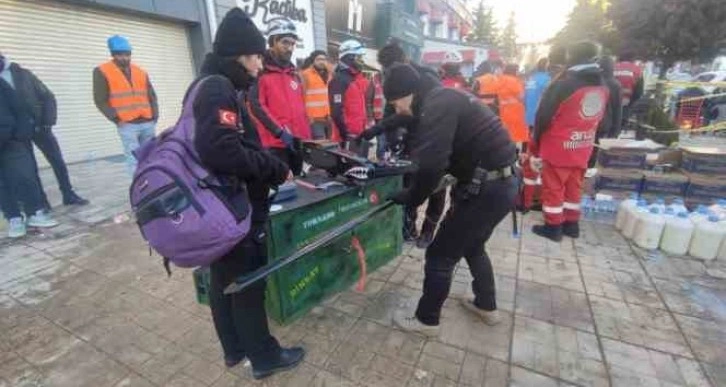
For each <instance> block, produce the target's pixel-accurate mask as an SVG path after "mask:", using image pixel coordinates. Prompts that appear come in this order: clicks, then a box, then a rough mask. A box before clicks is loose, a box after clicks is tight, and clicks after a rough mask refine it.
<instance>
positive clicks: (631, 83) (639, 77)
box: [615, 52, 645, 125]
mask: <svg viewBox="0 0 726 387" xmlns="http://www.w3.org/2000/svg"><path fill="white" fill-rule="evenodd" d="M618 59H619V60H620V61H619V62H618V63H616V64H615V79H617V80H618V82H619V83H620V87H621V95H622V99H621V102H622V104H623V116H622V120H623V125H627V123H628V119H630V109H631V108H632V106H633V105H635V103H636V102H637V101H638V100H639V99H640V97H642V96H643V90H644V89H645V81H644V80H643V70H642V69H641V68H640V66H638V65H637V64H636V63H635V55H633V54H632V53H630V52H624V53H622V54H620V58H618Z"/></svg>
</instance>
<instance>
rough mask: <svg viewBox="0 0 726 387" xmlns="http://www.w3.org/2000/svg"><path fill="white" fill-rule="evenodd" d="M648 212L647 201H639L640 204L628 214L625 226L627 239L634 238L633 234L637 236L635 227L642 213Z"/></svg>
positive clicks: (624, 230) (624, 234)
mask: <svg viewBox="0 0 726 387" xmlns="http://www.w3.org/2000/svg"><path fill="white" fill-rule="evenodd" d="M647 213H648V207H647V206H646V205H645V201H641V202H639V203H638V206H637V207H635V208H634V209H632V210H631V211H630V213H629V214H628V215H627V218H626V219H625V225H624V226H623V236H624V237H626V238H627V239H633V236H635V229H636V226H637V224H638V221H639V220H640V218H641V217H642V215H645V214H647Z"/></svg>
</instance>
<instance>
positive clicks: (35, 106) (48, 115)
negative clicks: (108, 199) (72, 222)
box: [9, 63, 89, 209]
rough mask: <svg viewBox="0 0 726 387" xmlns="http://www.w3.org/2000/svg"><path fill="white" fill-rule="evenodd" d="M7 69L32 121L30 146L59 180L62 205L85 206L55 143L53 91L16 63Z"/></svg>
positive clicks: (43, 193) (44, 203)
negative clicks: (36, 150) (46, 162)
mask: <svg viewBox="0 0 726 387" xmlns="http://www.w3.org/2000/svg"><path fill="white" fill-rule="evenodd" d="M9 70H10V72H11V74H12V77H13V81H14V83H15V89H16V91H17V93H18V96H19V97H20V99H21V101H23V102H24V103H25V104H26V105H27V107H28V109H30V112H31V115H32V118H33V121H34V126H35V128H34V129H35V130H34V133H33V143H34V144H35V146H37V147H38V149H40V151H41V152H43V155H44V156H45V158H46V160H48V163H49V164H50V166H51V167H52V168H53V173H54V174H55V177H56V180H58V186H59V188H60V191H61V194H62V195H63V204H64V205H66V206H70V205H86V204H88V203H89V202H88V200H86V199H84V198H82V197H80V196H78V194H76V192H75V191H74V190H73V186H72V185H71V179H70V177H69V175H68V168H67V167H66V162H65V160H63V153H62V152H61V148H60V145H59V144H58V139H56V137H55V135H54V134H53V131H52V129H53V126H54V125H55V124H56V121H57V118H58V106H57V103H56V99H55V96H54V95H53V92H51V91H50V89H48V87H47V86H46V85H45V84H44V83H43V82H42V81H41V80H40V79H38V77H36V76H35V74H33V73H32V72H31V71H30V70H28V69H26V68H23V67H21V66H20V65H19V64H17V63H11V64H10V67H9ZM38 184H39V185H40V188H41V191H40V192H41V194H42V199H43V206H44V207H45V208H46V209H50V204H49V203H48V197H47V196H46V194H45V191H44V190H43V186H42V184H41V182H40V178H38Z"/></svg>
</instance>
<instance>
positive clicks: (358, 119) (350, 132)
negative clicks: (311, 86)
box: [328, 63, 369, 140]
mask: <svg viewBox="0 0 726 387" xmlns="http://www.w3.org/2000/svg"><path fill="white" fill-rule="evenodd" d="M368 87H369V82H368V80H367V79H366V77H365V76H364V75H363V73H362V72H360V71H358V70H356V69H353V68H351V67H349V66H347V65H345V64H344V63H340V64H338V68H337V69H336V70H335V75H334V76H333V79H332V80H331V81H330V83H329V84H328V98H330V115H331V117H332V118H333V124H334V127H335V128H336V130H335V132H337V134H338V135H339V136H340V139H342V140H345V139H346V138H347V137H349V136H354V137H355V136H359V135H360V134H361V133H362V132H363V131H364V130H365V128H366V124H367V123H368V114H367V112H366V95H367V92H368Z"/></svg>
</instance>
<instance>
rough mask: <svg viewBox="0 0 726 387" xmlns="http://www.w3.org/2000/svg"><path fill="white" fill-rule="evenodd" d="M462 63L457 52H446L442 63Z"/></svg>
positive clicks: (461, 58)
mask: <svg viewBox="0 0 726 387" xmlns="http://www.w3.org/2000/svg"><path fill="white" fill-rule="evenodd" d="M463 62H464V58H463V57H462V56H461V54H460V53H459V51H447V52H446V54H444V62H443V63H454V64H459V63H463Z"/></svg>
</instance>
